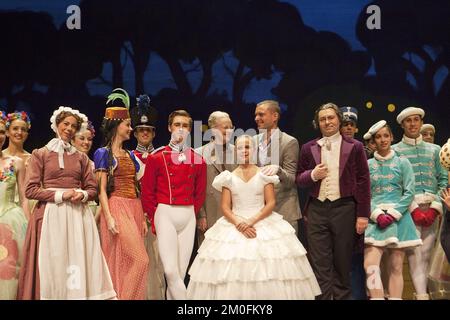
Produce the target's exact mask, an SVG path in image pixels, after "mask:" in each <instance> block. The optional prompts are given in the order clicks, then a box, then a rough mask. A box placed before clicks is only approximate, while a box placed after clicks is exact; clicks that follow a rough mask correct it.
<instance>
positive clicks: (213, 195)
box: [195, 142, 237, 228]
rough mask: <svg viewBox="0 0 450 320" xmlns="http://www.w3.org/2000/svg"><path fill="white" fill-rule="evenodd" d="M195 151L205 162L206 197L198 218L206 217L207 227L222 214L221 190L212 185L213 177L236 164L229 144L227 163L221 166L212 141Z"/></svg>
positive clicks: (234, 166)
mask: <svg viewBox="0 0 450 320" xmlns="http://www.w3.org/2000/svg"><path fill="white" fill-rule="evenodd" d="M195 152H197V153H198V154H200V155H201V156H202V157H203V158H204V159H205V162H206V176H207V178H206V179H207V181H206V199H205V202H204V203H203V206H202V208H201V209H200V212H199V215H198V217H199V218H202V217H206V222H207V223H208V228H210V227H211V226H212V225H213V224H214V223H215V222H216V221H217V220H218V219H219V218H220V217H222V216H223V213H222V209H221V192H219V191H217V190H216V189H214V188H213V187H212V182H213V181H214V178H215V177H217V176H218V175H219V174H220V173H221V172H222V171H224V170H223V169H225V170H228V171H230V172H231V171H233V170H234V169H235V168H236V167H237V165H236V164H234V146H233V145H230V148H229V150H227V153H226V159H227V162H228V163H225V164H224V168H223V167H222V164H221V161H220V160H218V159H217V158H216V155H215V150H214V142H209V143H208V144H206V145H204V146H202V147H200V148H197V149H195Z"/></svg>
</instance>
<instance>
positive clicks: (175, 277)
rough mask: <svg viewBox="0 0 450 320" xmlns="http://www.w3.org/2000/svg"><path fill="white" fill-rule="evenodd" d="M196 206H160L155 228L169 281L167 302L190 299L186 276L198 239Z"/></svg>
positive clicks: (157, 211) (157, 209)
mask: <svg viewBox="0 0 450 320" xmlns="http://www.w3.org/2000/svg"><path fill="white" fill-rule="evenodd" d="M195 224H196V221H195V213H194V206H176V205H167V204H162V203H160V204H158V207H157V208H156V212H155V229H156V236H157V237H158V249H159V255H160V257H161V262H162V264H163V267H164V274H165V276H166V280H167V299H168V300H186V286H185V284H184V277H185V276H186V271H187V267H188V265H189V260H190V258H191V254H192V248H193V246H194V237H195Z"/></svg>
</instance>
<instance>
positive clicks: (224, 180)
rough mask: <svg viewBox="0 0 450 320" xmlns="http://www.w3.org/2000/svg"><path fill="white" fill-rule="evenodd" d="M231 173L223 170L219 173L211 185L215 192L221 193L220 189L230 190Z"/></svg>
mask: <svg viewBox="0 0 450 320" xmlns="http://www.w3.org/2000/svg"><path fill="white" fill-rule="evenodd" d="M231 178H232V177H231V172H230V171H228V170H225V171H223V172H221V173H220V174H219V175H218V176H217V177H215V178H214V181H213V183H212V186H213V188H214V189H216V190H217V191H220V192H222V188H223V187H225V188H228V189H230V188H231Z"/></svg>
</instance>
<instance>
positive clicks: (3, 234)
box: [0, 223, 19, 280]
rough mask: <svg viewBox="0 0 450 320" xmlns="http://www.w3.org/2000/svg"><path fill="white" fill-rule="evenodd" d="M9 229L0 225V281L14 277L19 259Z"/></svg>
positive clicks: (14, 241) (15, 243)
mask: <svg viewBox="0 0 450 320" xmlns="http://www.w3.org/2000/svg"><path fill="white" fill-rule="evenodd" d="M12 236H13V232H12V230H11V227H10V226H9V225H7V224H4V223H0V279H1V280H10V279H13V278H15V277H16V265H17V260H18V258H19V250H18V248H17V242H16V240H14V239H13V237H12Z"/></svg>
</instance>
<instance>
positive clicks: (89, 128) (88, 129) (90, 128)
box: [77, 120, 95, 138]
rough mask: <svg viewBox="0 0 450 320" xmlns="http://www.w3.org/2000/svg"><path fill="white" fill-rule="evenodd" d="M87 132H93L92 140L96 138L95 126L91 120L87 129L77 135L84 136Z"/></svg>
mask: <svg viewBox="0 0 450 320" xmlns="http://www.w3.org/2000/svg"><path fill="white" fill-rule="evenodd" d="M83 129H84V128H83ZM86 131H90V132H91V134H92V138H94V137H95V128H94V125H93V124H92V121H91V120H88V122H87V126H86V128H85V129H84V130H81V129H80V131H78V133H77V134H83V133H85V132H86Z"/></svg>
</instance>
